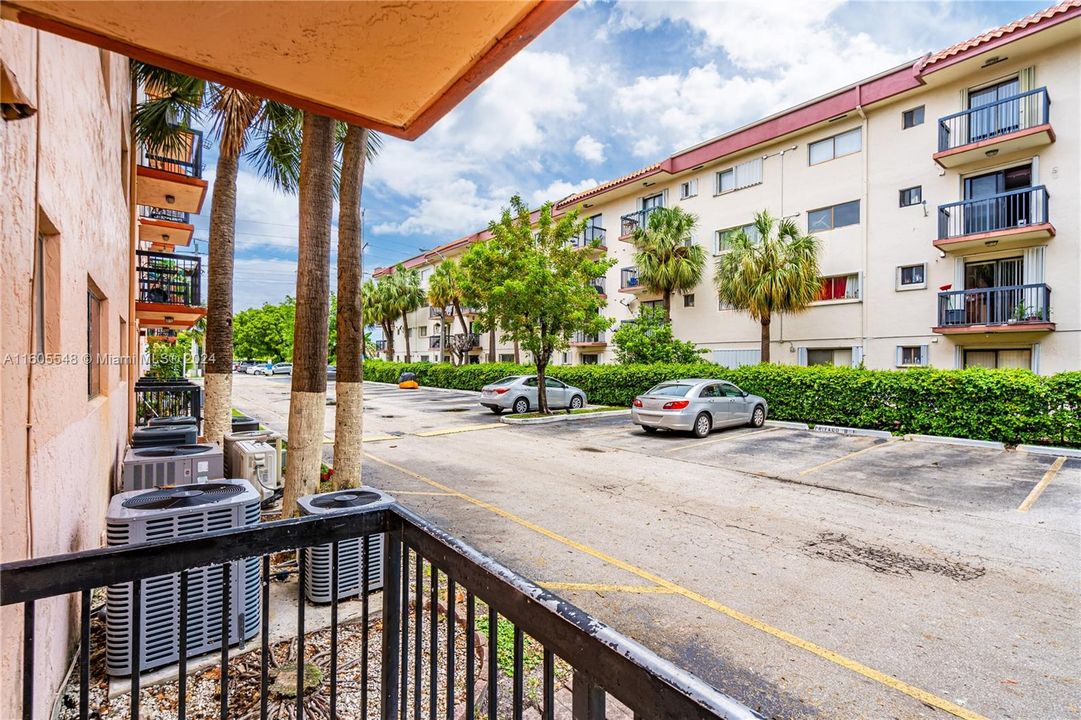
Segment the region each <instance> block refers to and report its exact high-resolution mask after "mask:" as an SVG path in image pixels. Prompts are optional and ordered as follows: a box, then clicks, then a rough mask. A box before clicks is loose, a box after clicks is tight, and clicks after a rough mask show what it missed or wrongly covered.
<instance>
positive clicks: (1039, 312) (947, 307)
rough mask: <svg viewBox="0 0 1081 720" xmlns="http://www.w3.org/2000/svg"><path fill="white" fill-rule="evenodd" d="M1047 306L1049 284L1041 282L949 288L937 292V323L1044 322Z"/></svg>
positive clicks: (1049, 314) (1049, 306) (1011, 323)
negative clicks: (991, 286) (989, 286)
mask: <svg viewBox="0 0 1081 720" xmlns="http://www.w3.org/2000/svg"><path fill="white" fill-rule="evenodd" d="M1050 308H1051V288H1049V287H1048V286H1047V285H1044V284H1032V285H1009V286H1004V287H993V288H978V289H973V290H950V291H947V292H940V293H939V294H938V326H939V327H944V328H949V327H965V326H967V325H1025V324H1032V323H1047V322H1050V321H1051V312H1050Z"/></svg>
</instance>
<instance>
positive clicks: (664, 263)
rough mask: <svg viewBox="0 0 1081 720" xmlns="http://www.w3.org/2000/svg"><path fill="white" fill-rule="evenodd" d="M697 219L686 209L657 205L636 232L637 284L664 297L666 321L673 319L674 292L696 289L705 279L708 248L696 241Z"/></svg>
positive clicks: (635, 259) (635, 260) (634, 239)
mask: <svg viewBox="0 0 1081 720" xmlns="http://www.w3.org/2000/svg"><path fill="white" fill-rule="evenodd" d="M697 224H698V218H697V217H696V216H694V215H692V214H690V213H688V212H687V211H686V210H684V209H683V208H679V207H674V208H669V207H664V208H657V209H656V210H654V211H653V212H651V213H650V214H649V219H648V220H647V221H646V225H645V227H638V228H636V229H635V231H634V236H633V242H634V248H635V253H634V263H635V265H636V266H637V268H638V283H639V284H640V285H642V286H643V287H645V288H646V289H647V290H649V291H650V292H653V293H659V294H660V295H661V296H662V297H663V298H664V319H665V322H672V293H673V292H677V291H678V292H687V291H688V290H693V289H694V288H695V287H696V286H697V285H698V283H700V282H701V281H702V273H703V272H704V271H705V267H706V251H705V249H704V248H703V247H702V246H701V245H696V244H695V242H694V229H695V227H696V226H697Z"/></svg>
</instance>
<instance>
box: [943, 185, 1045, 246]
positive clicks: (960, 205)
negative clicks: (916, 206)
mask: <svg viewBox="0 0 1081 720" xmlns="http://www.w3.org/2000/svg"><path fill="white" fill-rule="evenodd" d="M1047 200H1048V195H1047V188H1046V187H1044V186H1043V185H1037V186H1036V187H1028V188H1020V189H1018V190H1010V191H1009V192H1004V193H999V194H998V195H992V196H991V197H986V198H979V199H976V200H960V201H958V202H953V203H949V204H947V205H939V206H938V239H939V240H948V239H950V238H956V237H963V236H965V235H975V234H979V233H988V232H996V231H998V230H1009V229H1011V228H1021V227H1026V226H1029V225H1039V224H1041V223H1046V222H1048V221H1049V220H1048V218H1049V216H1048V212H1047V211H1048V202H1047Z"/></svg>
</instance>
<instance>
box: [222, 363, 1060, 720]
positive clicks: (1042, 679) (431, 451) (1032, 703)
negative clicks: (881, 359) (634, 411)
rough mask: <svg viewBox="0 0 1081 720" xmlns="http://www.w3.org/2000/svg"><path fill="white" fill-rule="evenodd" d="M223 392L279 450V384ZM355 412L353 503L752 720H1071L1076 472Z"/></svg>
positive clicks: (825, 437)
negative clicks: (423, 528) (523, 586)
mask: <svg viewBox="0 0 1081 720" xmlns="http://www.w3.org/2000/svg"><path fill="white" fill-rule="evenodd" d="M332 392H333V388H331V393H332ZM234 394H235V396H236V403H235V404H236V406H237V407H238V408H239V409H241V410H243V411H245V412H248V413H250V414H253V415H255V416H256V417H259V418H260V419H262V420H264V422H266V423H267V424H269V425H271V426H278V427H280V429H284V418H285V417H286V414H287V410H288V378H284V377H283V378H273V379H272V378H248V377H244V378H238V379H237V381H236V386H235V389H234ZM365 398H366V413H365V432H364V435H365V439H366V455H367V458H368V462H367V464H366V466H365V481H366V482H368V483H370V484H372V485H375V486H377V487H380V488H381V489H384V490H387V491H389V492H391V493H392V494H394V495H395V496H396V497H397V498H398V499H399V501H401V502H402V503H403V504H405V505H407V506H409V507H411V508H412V509H414V510H416V511H418V512H420V513H422V514H424V515H426V516H427V517H429V518H431V519H433V520H435V521H437V522H438V523H440V524H441V525H443V526H444V527H446V528H447V529H448V530H450V531H451V532H453V533H455V534H456V535H458V536H460V537H462V538H463V539H465V540H466V541H467V542H470V543H471V544H473V545H475V546H476V547H478V548H479V549H481V550H482V551H484V552H486V553H488V554H490V555H492V556H494V557H495V558H497V559H498V560H500V561H501V562H503V563H504V564H506V565H508V566H509V567H511V568H513V569H514V570H516V571H518V572H520V573H521V574H523V575H525V576H527V577H529V578H531V579H533V580H535V581H537V582H540V583H542V584H545V585H547V586H548V587H550V588H551V589H552V590H553V591H554V592H556V593H558V594H560V595H563V596H564V597H566V598H567V599H569V600H571V601H572V602H574V603H575V604H577V605H579V606H581V607H583V608H584V609H586V610H587V611H589V612H591V613H593V614H594V615H595V616H597V617H598V618H599V619H601V620H603V621H605V622H607V623H609V624H611V625H613V626H614V627H615V628H617V629H618V630H620V631H621V632H624V633H625V634H627V635H630V636H631V637H633V638H635V639H637V640H639V641H640V642H642V643H643V644H645V645H647V646H649V647H651V648H653V649H654V650H656V651H657V652H659V653H660V654H662V655H664V656H665V657H668V658H670V659H672V660H673V661H675V662H677V663H679V664H681V665H684V666H686V667H688V668H689V669H691V670H692V671H693V672H695V673H697V674H699V675H701V676H702V677H703V678H704V679H706V680H707V681H709V682H711V683H713V684H714V685H716V686H717V687H718V688H720V689H722V690H724V691H726V692H728V693H730V694H732V695H734V696H735V697H737V698H738V699H740V700H741V701H743V702H745V703H748V704H749V705H752V706H753V707H756V708H758V709H759V710H760V712H762V713H763V714H765V715H766V716H768V717H785V718H789V717H851V718H879V717H897V718H910V717H912V718H914V717H948V716H951V715H952V716H955V717H965V718H981V717H984V718H992V717H994V718H998V717H1011V718H1059V717H1062V718H1073V717H1078V715H1079V713H1081V684H1079V678H1078V675H1079V668H1078V660H1077V658H1078V657H1079V656H1081V631H1079V629H1078V624H1077V622H1076V619H1077V617H1078V611H1079V609H1081V608H1079V603H1078V590H1079V583H1078V580H1079V579H1081V578H1079V576H1081V573H1079V572H1078V564H1079V552H1078V550H1079V547H1081V544H1079V534H1081V533H1079V530H1081V528H1079V524H1078V518H1079V517H1081V516H1079V510H1081V459H1076V458H1069V457H1065V456H1063V457H1061V458H1060V457H1058V456H1054V455H1037V454H1030V453H1024V452H1019V451H1014V450H1005V451H1003V450H995V449H987V448H978V447H960V446H954V445H941V444H931V443H925V442H910V441H904V440H900V439H886V438H878V437H867V436H848V435H841V434H835V433H827V432H821V431H819V432H815V431H806V430H793V429H789V428H786V427H778V426H774V425H769V424H767V426H766V427H764V428H762V429H757V430H754V429H750V428H738V429H733V430H728V431H723V432H717V433H714V434H713V435H711V436H710V437H709V438H706V439H704V440H696V439H694V438H692V437H689V436H685V435H675V434H658V435H649V436H647V435H646V434H645V433H643V432H642V431H640V430H639V429H637V428H636V427H635V426H633V425H631V424H630V422H629V419H628V418H623V417H617V418H594V419H588V420H584V421H576V422H571V423H561V424H553V425H534V426H508V425H505V424H502V423H499V422H498V419H497V418H496V417H495V416H494V415H492V414H490V413H488V412H487V411H485V410H483V409H481V408H479V407H478V406H477V405H476V396H475V395H474V394H470V393H458V392H449V391H442V390H434V389H432V390H420V391H401V390H398V389H397V388H394V387H391V386H382V385H375V384H369V385H368V386H367V387H366V390H365ZM283 410H284V412H283ZM332 410H333V408H328V422H327V428H328V440H329V438H330V437H331V436H332V431H333V413H332ZM329 448H330V445H329V444H328V453H329Z"/></svg>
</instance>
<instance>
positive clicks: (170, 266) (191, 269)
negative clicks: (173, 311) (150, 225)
mask: <svg viewBox="0 0 1081 720" xmlns="http://www.w3.org/2000/svg"><path fill="white" fill-rule="evenodd" d="M135 258H136V266H135V274H136V278H137V280H138V284H139V294H138V296H137V299H138V301H139V302H146V303H163V304H166V305H187V306H188V307H195V306H199V305H202V304H203V301H202V295H203V294H202V285H203V283H202V277H203V276H202V267H203V265H202V257H201V256H200V255H180V254H177V253H163V252H153V251H150V250H137V251H136V252H135Z"/></svg>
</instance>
